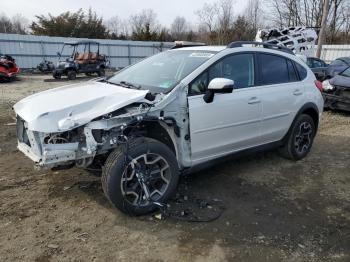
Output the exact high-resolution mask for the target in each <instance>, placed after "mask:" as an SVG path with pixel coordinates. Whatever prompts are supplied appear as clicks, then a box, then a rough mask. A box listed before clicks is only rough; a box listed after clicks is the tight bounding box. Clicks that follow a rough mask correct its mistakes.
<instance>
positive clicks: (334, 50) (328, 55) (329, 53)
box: [315, 45, 350, 63]
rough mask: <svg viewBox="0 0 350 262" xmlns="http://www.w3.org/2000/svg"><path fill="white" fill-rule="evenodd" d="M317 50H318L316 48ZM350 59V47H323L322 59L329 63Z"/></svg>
mask: <svg viewBox="0 0 350 262" xmlns="http://www.w3.org/2000/svg"><path fill="white" fill-rule="evenodd" d="M315 50H316V48H315ZM344 56H348V57H350V45H323V46H322V53H321V58H322V59H323V60H324V61H326V62H327V63H330V62H332V61H333V60H334V59H336V58H338V57H344Z"/></svg>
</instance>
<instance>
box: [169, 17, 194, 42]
mask: <svg viewBox="0 0 350 262" xmlns="http://www.w3.org/2000/svg"><path fill="white" fill-rule="evenodd" d="M188 30H189V25H188V23H187V21H186V18H184V17H182V16H177V17H176V18H175V19H174V21H173V22H172V24H171V26H170V33H171V35H172V37H173V38H174V39H175V40H180V39H185V37H186V35H187V33H188Z"/></svg>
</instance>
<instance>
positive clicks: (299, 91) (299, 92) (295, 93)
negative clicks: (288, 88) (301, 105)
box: [293, 89, 303, 96]
mask: <svg viewBox="0 0 350 262" xmlns="http://www.w3.org/2000/svg"><path fill="white" fill-rule="evenodd" d="M302 94H303V92H302V91H301V90H300V89H295V90H294V92H293V95H295V96H300V95H302Z"/></svg>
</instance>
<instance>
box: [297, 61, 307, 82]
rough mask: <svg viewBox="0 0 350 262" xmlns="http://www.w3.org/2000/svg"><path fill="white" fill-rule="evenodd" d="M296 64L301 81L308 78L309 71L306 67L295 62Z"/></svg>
mask: <svg viewBox="0 0 350 262" xmlns="http://www.w3.org/2000/svg"><path fill="white" fill-rule="evenodd" d="M294 64H295V68H296V69H297V71H298V74H299V78H300V80H304V79H305V78H306V76H307V70H306V69H305V67H303V66H302V65H300V64H299V63H298V62H294Z"/></svg>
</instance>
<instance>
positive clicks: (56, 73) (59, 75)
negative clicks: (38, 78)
mask: <svg viewBox="0 0 350 262" xmlns="http://www.w3.org/2000/svg"><path fill="white" fill-rule="evenodd" d="M52 76H53V78H55V79H61V77H62V74H61V73H58V72H56V71H54V72H53V73H52Z"/></svg>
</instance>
